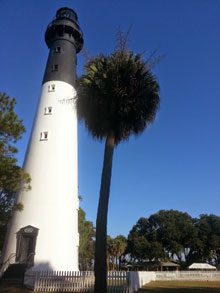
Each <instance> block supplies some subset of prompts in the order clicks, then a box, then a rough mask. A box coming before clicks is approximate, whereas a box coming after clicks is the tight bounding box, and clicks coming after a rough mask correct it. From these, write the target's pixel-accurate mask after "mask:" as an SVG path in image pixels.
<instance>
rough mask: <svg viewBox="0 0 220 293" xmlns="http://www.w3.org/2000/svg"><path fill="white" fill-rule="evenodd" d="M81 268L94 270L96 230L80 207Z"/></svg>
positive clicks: (82, 269)
mask: <svg viewBox="0 0 220 293" xmlns="http://www.w3.org/2000/svg"><path fill="white" fill-rule="evenodd" d="M78 215H79V268H80V270H81V271H89V270H92V266H93V262H94V236H95V230H94V227H93V224H92V222H89V221H87V220H86V215H85V212H84V211H83V210H82V209H81V208H80V209H79V213H78Z"/></svg>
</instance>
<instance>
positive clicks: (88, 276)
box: [24, 271, 220, 293]
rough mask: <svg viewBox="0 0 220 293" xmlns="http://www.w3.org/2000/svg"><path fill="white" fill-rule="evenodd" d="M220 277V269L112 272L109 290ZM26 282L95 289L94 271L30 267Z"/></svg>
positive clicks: (42, 288)
mask: <svg viewBox="0 0 220 293" xmlns="http://www.w3.org/2000/svg"><path fill="white" fill-rule="evenodd" d="M167 280H171V281H174V280H175V281H206V282H207V281H220V272H219V271H216V272H205V271H193V272H192V271H173V272H108V293H134V292H137V291H138V289H139V288H141V287H142V286H143V285H145V284H147V283H149V282H151V281H167ZM24 284H25V285H26V286H27V287H30V288H31V289H34V291H36V292H88V293H93V287H94V272H60V271H58V272H55V271H53V272H51V271H42V272H34V271H27V272H26V274H25V280H24Z"/></svg>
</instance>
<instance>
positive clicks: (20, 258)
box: [16, 226, 38, 267]
mask: <svg viewBox="0 0 220 293" xmlns="http://www.w3.org/2000/svg"><path fill="white" fill-rule="evenodd" d="M37 234H38V229H37V228H35V227H32V226H27V227H24V228H22V229H20V230H19V231H18V233H17V247H16V262H18V263H22V264H26V265H27V266H28V267H31V266H33V265H34V256H35V247H36V241H37Z"/></svg>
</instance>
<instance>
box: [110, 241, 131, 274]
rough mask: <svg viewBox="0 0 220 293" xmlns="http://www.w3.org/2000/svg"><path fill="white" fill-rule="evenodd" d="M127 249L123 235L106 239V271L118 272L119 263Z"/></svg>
mask: <svg viewBox="0 0 220 293" xmlns="http://www.w3.org/2000/svg"><path fill="white" fill-rule="evenodd" d="M126 248H127V239H126V238H125V237H124V236H123V235H118V236H117V237H115V238H111V237H110V236H108V238H107V252H108V253H107V257H108V260H107V262H108V270H115V269H118V270H120V268H121V261H122V258H123V256H124V254H125V251H126Z"/></svg>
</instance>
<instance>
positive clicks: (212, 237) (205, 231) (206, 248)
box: [187, 214, 220, 265]
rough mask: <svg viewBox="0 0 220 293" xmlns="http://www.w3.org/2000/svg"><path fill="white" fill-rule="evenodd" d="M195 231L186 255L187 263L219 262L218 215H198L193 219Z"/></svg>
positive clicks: (219, 236) (219, 218)
mask: <svg viewBox="0 0 220 293" xmlns="http://www.w3.org/2000/svg"><path fill="white" fill-rule="evenodd" d="M194 226H195V228H196V231H197V238H196V239H195V241H194V243H193V246H192V249H191V250H190V253H189V255H188V257H187V263H188V264H191V263H192V262H209V263H212V264H214V265H219V264H220V217H219V216H216V215H212V214H211V215H206V214H203V215H200V217H199V219H194Z"/></svg>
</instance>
